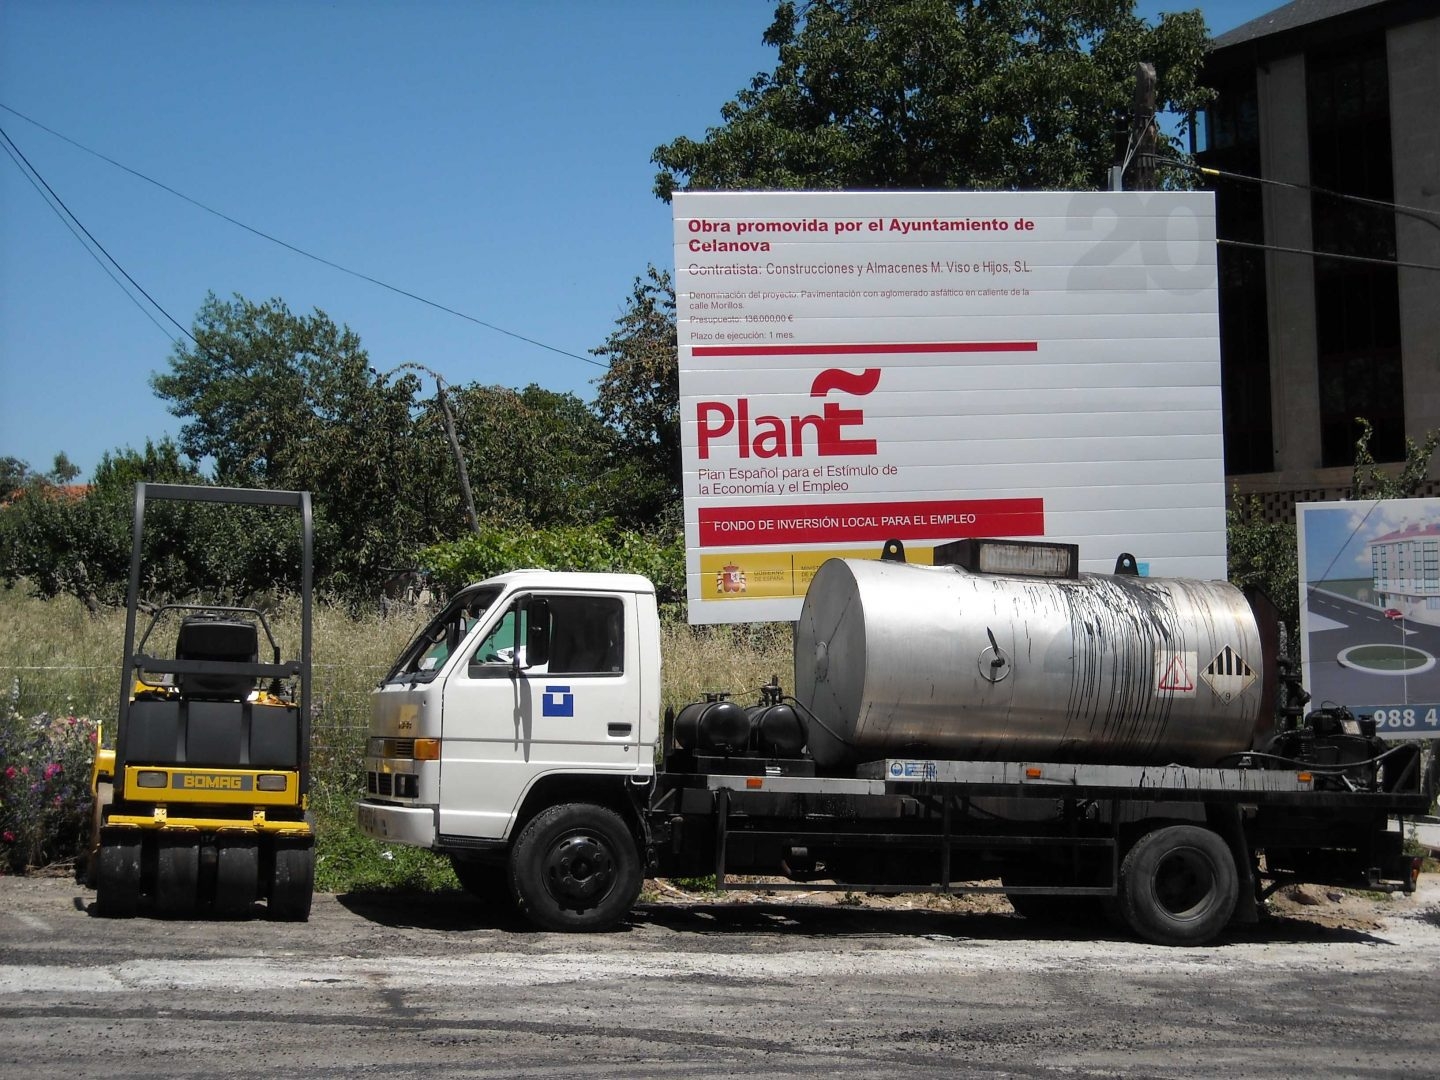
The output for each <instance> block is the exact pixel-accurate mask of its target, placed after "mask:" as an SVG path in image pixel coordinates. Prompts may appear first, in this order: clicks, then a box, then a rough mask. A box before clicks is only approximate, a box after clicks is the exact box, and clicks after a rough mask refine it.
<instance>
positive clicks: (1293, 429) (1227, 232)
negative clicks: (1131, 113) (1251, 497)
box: [1196, 0, 1440, 519]
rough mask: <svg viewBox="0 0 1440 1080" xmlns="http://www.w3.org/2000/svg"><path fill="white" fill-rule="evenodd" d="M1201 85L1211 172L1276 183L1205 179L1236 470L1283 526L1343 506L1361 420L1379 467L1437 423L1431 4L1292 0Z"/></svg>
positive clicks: (1439, 91)
mask: <svg viewBox="0 0 1440 1080" xmlns="http://www.w3.org/2000/svg"><path fill="white" fill-rule="evenodd" d="M1204 79H1205V82H1206V83H1207V84H1208V85H1210V86H1212V87H1214V88H1215V89H1216V90H1217V92H1218V96H1217V98H1216V100H1215V102H1214V104H1213V105H1212V107H1211V108H1209V109H1208V110H1207V111H1206V113H1205V114H1204V116H1202V117H1201V118H1199V122H1198V123H1197V125H1196V151H1197V157H1198V159H1199V161H1200V163H1201V164H1202V165H1205V166H1209V167H1212V168H1215V169H1221V170H1225V171H1227V172H1231V173H1237V174H1242V175H1244V176H1251V177H1262V178H1264V179H1265V180H1266V181H1278V182H1279V183H1273V184H1272V183H1264V184H1257V183H1254V182H1249V181H1242V180H1228V179H1219V180H1214V181H1211V182H1212V183H1213V186H1214V187H1215V190H1216V210H1217V217H1218V231H1219V237H1220V239H1221V247H1220V253H1219V258H1220V341H1221V364H1222V382H1223V391H1224V417H1225V470H1226V473H1227V476H1228V480H1229V485H1230V486H1231V487H1234V488H1238V489H1239V490H1240V492H1241V493H1247V494H1248V493H1252V492H1253V493H1256V494H1259V495H1260V496H1261V497H1262V499H1263V502H1264V505H1265V508H1266V511H1267V516H1273V517H1275V518H1277V519H1278V518H1288V517H1291V516H1292V515H1293V507H1294V504H1295V502H1296V501H1297V500H1306V501H1315V500H1326V499H1339V498H1346V497H1349V495H1350V490H1349V489H1350V482H1351V473H1352V466H1353V464H1354V448H1355V440H1356V437H1357V435H1358V433H1359V430H1360V429H1359V427H1358V425H1357V424H1356V423H1355V418H1356V417H1364V418H1366V419H1367V420H1369V421H1370V423H1371V424H1372V425H1373V426H1374V432H1375V433H1374V437H1373V439H1372V441H1371V451H1372V454H1373V455H1374V457H1375V458H1376V460H1377V461H1381V462H1385V461H1399V460H1401V459H1402V458H1403V457H1404V452H1405V438H1406V436H1409V437H1410V438H1413V439H1415V440H1416V441H1420V440H1421V439H1423V438H1424V436H1425V434H1426V432H1428V431H1430V430H1432V429H1437V428H1440V270H1437V269H1436V268H1437V267H1440V0H1295V2H1293V3H1290V4H1286V5H1284V6H1283V7H1279V8H1277V9H1276V10H1274V11H1272V12H1270V13H1269V14H1268V15H1264V16H1261V17H1260V18H1258V19H1256V20H1254V21H1252V22H1249V23H1246V24H1245V25H1243V26H1240V27H1237V28H1236V29H1234V30H1231V31H1230V32H1229V33H1226V34H1222V35H1221V36H1220V37H1218V38H1216V39H1215V42H1214V46H1213V49H1212V51H1211V53H1210V55H1209V57H1208V59H1207V61H1206V67H1205V76H1204ZM1288 185H1302V186H1299V187H1296V186H1288ZM1336 192H1338V193H1344V194H1347V195H1355V196H1360V197H1362V198H1364V199H1368V200H1373V201H1372V202H1357V201H1354V200H1350V199H1342V198H1338V197H1336V195H1334V194H1331V193H1336ZM1389 204H1397V207H1398V208H1392V207H1391V206H1390V205H1389ZM1227 241H1228V243H1227ZM1245 245H1253V246H1245ZM1312 253H1324V254H1312ZM1427 268H1428V269H1427ZM1421 494H1422V495H1440V468H1437V467H1434V466H1432V471H1431V479H1430V482H1429V484H1428V485H1427V487H1426V488H1425V489H1424V490H1422V492H1421Z"/></svg>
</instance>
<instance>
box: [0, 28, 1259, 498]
mask: <svg viewBox="0 0 1440 1080" xmlns="http://www.w3.org/2000/svg"><path fill="white" fill-rule="evenodd" d="M1191 6H1195V5H1194V4H1185V3H1183V2H1177V3H1157V2H1153V0H1144V2H1142V3H1140V4H1139V10H1140V12H1141V13H1142V14H1144V15H1146V16H1148V17H1152V18H1153V17H1154V15H1155V14H1156V13H1157V12H1159V11H1161V10H1180V9H1184V8H1187V7H1191ZM1199 6H1200V7H1201V8H1202V9H1203V10H1204V11H1205V13H1206V18H1207V21H1208V23H1209V25H1210V28H1211V31H1212V32H1214V33H1219V32H1223V31H1224V30H1227V29H1230V28H1231V27H1234V26H1236V25H1239V24H1240V23H1242V22H1246V21H1248V20H1249V19H1251V18H1254V17H1256V16H1257V15H1260V14H1263V13H1265V12H1266V11H1269V10H1272V9H1273V8H1275V7H1277V6H1279V5H1278V4H1277V3H1274V2H1273V0H1211V2H1209V3H1203V2H1202V3H1200V4H1199ZM773 9H774V3H773V0H723V2H721V0H715V2H710V3H702V2H699V0H670V2H664V0H612V2H597V3H581V2H579V0H551V2H535V3H520V2H518V0H516V2H499V0H496V2H490V3H479V2H475V3H460V2H427V0H418V2H413V3H404V4H401V3H375V2H364V0H361V2H356V3H344V4H339V3H319V2H314V0H298V2H293V3H286V2H280V0H252V2H246V3H240V2H238V0H216V2H213V3H204V4H193V3H188V2H158V0H157V2H147V3H126V2H115V3H110V2H100V0H87V2H67V0H53V2H49V0H4V2H3V3H0V105H4V106H7V107H9V108H10V109H13V110H17V111H18V112H20V113H23V114H25V115H26V116H28V117H30V118H32V119H33V120H35V121H39V122H40V123H41V124H44V125H46V126H47V127H50V128H52V129H54V130H55V131H57V132H60V133H61V134H63V135H65V136H67V137H69V138H70V139H73V140H75V141H76V142H79V143H82V144H84V145H85V146H87V147H89V148H90V149H92V150H95V151H98V152H99V153H101V154H104V155H106V156H108V157H111V158H114V159H115V160H116V161H119V162H121V163H122V164H124V165H126V166H129V167H130V168H132V169H134V170H136V171H138V172H141V173H144V174H146V175H147V176H150V177H152V178H154V179H156V180H159V181H161V182H163V183H164V184H166V185H168V186H170V187H172V188H175V189H177V190H178V191H181V192H183V193H185V194H186V195H189V196H191V197H192V198H194V199H197V200H199V201H200V202H203V203H205V204H206V205H208V206H211V207H214V208H215V209H218V210H221V211H223V212H224V213H226V214H227V215H229V216H231V217H233V218H236V219H238V220H240V221H243V222H245V223H247V224H250V225H252V226H254V227H256V228H258V229H261V230H263V231H265V232H267V233H269V234H270V235H272V236H276V237H279V238H281V239H283V240H285V241H287V242H288V243H290V244H293V245H295V246H297V247H301V248H304V249H305V250H307V251H310V252H313V253H315V254H317V255H320V256H322V257H324V258H326V259H328V260H331V261H333V262H336V263H339V264H342V265H344V266H347V267H350V268H352V269H354V270H357V271H360V272H362V273H364V274H367V275H370V276H372V277H375V278H379V279H382V280H384V281H387V282H389V283H391V284H393V285H396V286H399V287H401V288H403V289H405V290H407V291H409V292H412V293H416V294H419V295H421V296H424V297H426V298H428V299H431V300H434V301H436V302H437V303H440V304H444V305H446V306H448V307H451V308H455V309H457V310H459V311H462V312H465V313H466V314H468V315H471V316H473V317H475V318H477V319H480V320H483V321H485V322H489V323H492V324H494V325H496V326H500V327H503V328H505V329H506V330H509V331H512V332H513V333H515V334H519V335H522V336H524V337H527V338H531V339H534V340H536V341H539V342H543V343H545V344H546V345H548V346H551V347H552V348H551V349H545V348H540V347H537V346H535V345H532V344H527V343H525V342H523V341H519V340H517V339H515V338H513V337H509V336H506V335H505V334H501V333H497V332H495V331H493V330H489V329H486V328H484V327H481V326H477V325H474V324H473V323H470V322H467V321H464V320H462V319H459V318H456V317H455V316H453V315H449V314H445V313H443V312H440V311H436V310H434V309H433V308H429V307H426V306H423V305H421V304H418V303H416V302H415V301H413V300H409V299H406V298H403V297H400V296H397V295H395V294H393V293H390V292H386V291H385V290H383V289H380V288H377V287H376V286H374V285H371V284H368V283H365V282H363V281H360V280H358V279H356V278H354V277H350V276H347V275H345V274H342V273H340V272H338V271H335V270H333V269H330V268H328V267H325V266H322V265H320V264H318V263H316V262H313V261H310V260H308V259H305V258H303V257H302V256H299V255H296V254H294V253H292V252H288V251H286V250H284V249H283V248H280V247H277V246H275V245H273V244H271V243H269V242H267V241H265V240H262V239H260V238H258V237H256V236H253V235H251V234H249V233H246V232H244V231H242V230H240V229H237V228H236V227H235V226H233V225H230V224H227V223H226V222H224V221H222V220H220V219H218V218H216V217H213V216H211V215H209V214H206V213H205V212H204V211H202V210H199V209H197V208H196V207H194V206H191V205H189V204H187V203H185V202H183V201H181V200H179V199H177V198H175V197H174V196H173V195H170V194H167V193H165V192H163V191H161V190H159V189H158V188H156V187H154V186H152V185H150V184H148V183H146V182H145V181H143V180H140V179H138V178H136V177H134V176H131V175H129V174H127V173H125V172H122V171H120V170H118V169H116V168H114V167H113V166H112V165H109V164H107V163H105V162H104V161H101V160H100V159H98V158H96V157H94V156H91V155H90V154H87V153H85V152H84V151H82V150H80V149H77V148H76V147H74V146H72V145H69V144H67V143H65V142H64V141H62V140H61V139H59V138H56V137H55V136H53V135H51V134H48V133H47V132H45V131H43V130H41V129H40V128H38V127H36V126H34V125H32V124H31V123H29V122H27V121H25V120H22V119H21V118H19V117H18V116H16V115H15V114H14V113H12V112H6V111H4V110H0V128H3V129H4V130H5V132H6V133H7V134H9V136H10V137H11V139H13V140H14V142H15V144H16V145H17V146H18V147H19V149H20V151H21V152H22V153H23V154H24V155H25V156H26V158H28V159H29V161H30V162H31V164H33V165H34V167H35V168H36V169H37V170H38V171H39V173H40V174H41V175H42V176H43V177H44V178H45V180H46V182H48V183H49V185H50V186H51V187H52V188H53V189H54V190H55V192H56V193H57V194H58V195H59V197H60V198H61V199H63V200H64V201H65V203H66V204H67V205H68V206H69V207H70V209H71V210H72V211H73V212H74V213H75V215H76V216H77V217H78V218H79V219H80V221H81V222H82V223H83V224H84V225H85V227H86V228H87V229H88V230H89V231H90V232H91V233H92V234H93V235H94V236H95V237H96V239H98V240H99V242H100V243H101V244H103V245H104V246H105V248H106V249H107V250H108V251H109V252H110V253H111V254H112V255H113V256H114V257H115V258H116V260H117V261H118V262H119V263H120V265H121V266H123V267H124V269H125V271H126V272H127V273H128V274H129V275H130V276H131V277H133V278H134V279H135V281H137V282H138V283H139V284H140V285H141V286H142V287H143V288H144V289H145V291H146V292H148V293H149V294H150V295H151V296H153V297H154V298H155V300H156V301H158V302H159V304H160V305H161V306H162V307H163V308H164V309H165V310H166V311H167V312H168V313H169V314H170V315H171V316H173V317H174V319H175V320H176V321H178V322H179V323H180V324H182V325H183V326H186V327H189V326H190V324H191V320H192V319H193V317H194V315H195V312H196V311H197V310H198V308H199V306H200V304H201V302H202V301H203V300H204V298H205V295H206V294H207V293H208V292H214V293H216V294H217V295H219V296H221V297H227V298H228V297H229V296H230V295H231V294H234V293H239V294H241V295H243V296H245V297H247V298H249V299H252V300H264V299H267V298H270V297H280V298H282V299H284V300H285V301H286V302H287V303H288V304H289V306H290V308H291V309H292V310H293V311H296V312H301V313H304V312H309V311H310V310H311V309H313V308H320V309H322V310H324V311H325V312H326V313H327V314H329V315H330V316H331V317H332V318H334V319H335V320H336V321H337V322H342V323H346V324H348V325H349V326H350V327H352V328H353V329H354V330H355V331H356V332H358V333H359V334H360V337H361V340H362V341H363V343H364V344H365V347H366V348H367V350H368V351H369V353H370V359H371V363H372V365H373V366H375V367H376V368H377V369H380V370H382V371H383V370H387V369H389V368H392V367H394V366H396V365H398V364H400V363H403V362H406V361H415V362H419V363H422V364H425V365H428V366H429V367H431V368H434V369H435V370H437V371H439V372H441V373H442V374H443V375H444V376H445V377H446V378H447V379H448V380H449V381H451V382H455V383H465V382H470V381H481V382H486V383H500V384H503V385H508V386H525V385H527V384H529V383H532V382H535V383H539V384H540V385H542V386H545V387H548V388H550V389H554V390H562V391H566V390H568V391H573V392H575V393H577V394H580V395H581V396H582V397H585V398H587V399H588V398H590V397H592V396H593V392H594V388H593V380H594V379H595V378H596V377H597V376H598V375H599V374H600V372H601V369H600V368H599V367H597V366H594V365H593V364H592V363H586V362H585V361H584V360H583V359H577V358H575V357H573V356H566V355H562V353H572V354H576V355H578V356H579V357H588V355H589V350H590V349H592V348H594V347H595V346H597V345H599V344H600V343H601V342H602V341H603V340H604V339H605V336H606V335H607V334H608V333H609V332H610V330H611V329H612V328H613V326H614V322H615V319H616V317H617V316H618V315H619V314H620V312H621V310H622V308H623V305H624V300H625V297H626V296H627V294H628V293H629V290H630V285H631V282H632V281H633V279H634V278H635V277H636V275H638V274H641V273H643V272H644V270H645V267H646V265H647V264H648V263H652V262H653V263H655V264H656V265H657V266H661V267H664V266H668V264H669V261H670V257H671V256H670V220H669V207H668V206H666V205H665V204H663V203H661V202H660V201H659V200H657V199H655V198H654V196H653V195H652V194H651V183H652V181H653V177H654V173H655V168H654V166H653V165H651V164H650V160H649V159H650V154H651V151H652V150H653V149H654V148H655V147H656V146H658V145H660V144H661V143H664V142H668V141H670V140H671V139H673V138H675V137H676V136H678V135H690V136H692V137H695V138H699V137H702V136H703V135H704V132H705V129H706V128H707V127H709V126H712V125H714V124H715V123H717V122H718V120H719V109H720V106H721V105H722V104H723V103H724V102H725V101H727V100H729V99H730V98H732V97H733V96H734V94H735V92H736V91H737V90H739V89H740V88H741V87H743V86H744V85H746V84H747V83H748V82H749V80H750V78H751V77H752V76H753V75H754V74H755V73H756V72H757V71H761V70H769V69H770V68H772V67H773V66H774V59H775V57H774V53H773V51H772V50H770V49H767V48H765V47H764V46H763V45H762V43H761V40H760V38H761V35H762V34H763V32H764V30H765V28H766V27H767V26H768V25H769V21H770V15H771V13H772V12H773ZM160 321H161V322H162V323H163V322H164V319H163V318H161V319H160ZM166 329H167V330H168V331H169V334H170V337H175V336H178V331H176V330H175V328H174V327H173V326H167V327H166ZM170 349H171V344H170V340H169V339H168V338H167V336H166V334H165V333H162V331H161V330H160V329H158V328H157V327H156V325H155V324H154V323H153V322H152V321H151V320H150V319H149V318H148V317H147V316H146V315H145V314H142V312H141V311H140V310H139V309H138V308H137V307H136V306H135V305H134V304H133V303H132V302H131V301H130V300H129V299H127V297H126V295H125V293H123V292H122V291H121V289H120V288H119V287H118V286H117V285H116V284H115V283H114V282H112V281H111V280H110V278H109V277H107V276H106V274H105V273H104V271H102V270H101V268H100V267H99V266H98V265H97V264H96V262H95V261H94V260H93V259H92V258H91V257H90V255H88V254H87V253H86V252H85V250H84V249H83V248H82V247H81V246H80V244H79V243H78V242H77V241H76V240H75V239H74V238H73V237H72V236H71V235H70V233H69V232H67V231H66V228H65V226H64V225H63V224H62V223H61V221H60V220H59V219H58V218H57V217H56V216H55V215H54V213H52V211H51V210H50V209H49V208H48V207H47V206H46V205H45V203H44V202H43V201H42V200H41V198H40V196H39V195H38V194H37V193H36V191H35V190H34V189H33V188H32V187H31V185H30V184H29V183H28V182H27V181H26V180H25V179H24V177H23V176H22V175H21V173H20V171H19V169H18V168H16V166H15V165H14V164H13V163H12V162H11V161H10V160H9V159H8V157H6V158H0V456H9V455H13V456H15V457H20V458H23V459H25V460H27V461H28V462H29V463H30V464H31V465H32V466H33V467H35V468H38V469H46V468H48V467H49V465H50V463H51V460H52V458H53V457H54V455H55V454H56V453H57V452H58V451H62V450H63V451H64V452H66V453H67V454H68V455H69V457H70V459H71V460H72V461H73V462H74V463H75V464H76V465H78V466H80V468H81V469H82V471H83V473H84V474H85V475H88V474H89V473H90V471H91V470H92V469H93V468H94V466H95V465H96V463H97V462H98V461H99V459H100V456H101V454H102V453H103V452H104V451H106V450H111V449H114V448H116V447H121V446H126V445H129V446H135V447H139V446H143V444H144V441H145V439H146V438H147V437H158V436H161V435H164V434H167V433H169V434H175V433H177V432H178V431H179V428H180V425H181V421H180V420H179V419H177V418H175V417H173V416H171V415H170V414H169V413H168V412H167V411H166V409H165V406H164V403H163V402H161V401H160V400H159V399H158V398H156V397H155V396H154V394H153V393H152V392H151V390H150V388H149V377H150V375H151V374H152V373H153V372H156V371H161V370H164V369H165V368H166V362H167V357H168V356H169V353H170ZM553 350H560V351H559V352H556V351H553ZM592 359H593V358H592Z"/></svg>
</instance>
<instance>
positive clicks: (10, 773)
mask: <svg viewBox="0 0 1440 1080" xmlns="http://www.w3.org/2000/svg"><path fill="white" fill-rule="evenodd" d="M17 775H18V774H17V773H16V771H15V766H14V765H6V766H5V779H6V780H14V779H15V777H16V776H17Z"/></svg>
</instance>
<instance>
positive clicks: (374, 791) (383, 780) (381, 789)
mask: <svg viewBox="0 0 1440 1080" xmlns="http://www.w3.org/2000/svg"><path fill="white" fill-rule="evenodd" d="M365 790H366V791H368V792H369V793H370V794H371V795H394V794H395V777H394V776H393V775H392V774H391V773H383V772H382V773H374V772H372V773H367V774H366V782H365Z"/></svg>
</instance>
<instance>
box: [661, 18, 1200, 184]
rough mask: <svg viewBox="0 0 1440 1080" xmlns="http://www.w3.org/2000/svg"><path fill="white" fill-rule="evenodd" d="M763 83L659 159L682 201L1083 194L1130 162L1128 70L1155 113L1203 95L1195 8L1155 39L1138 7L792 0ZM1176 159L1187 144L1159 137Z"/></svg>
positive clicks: (1163, 22) (1166, 23) (1182, 108)
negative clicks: (775, 193)
mask: <svg viewBox="0 0 1440 1080" xmlns="http://www.w3.org/2000/svg"><path fill="white" fill-rule="evenodd" d="M764 40H765V43H766V44H767V45H772V46H774V47H775V48H776V49H778V50H779V62H778V63H777V64H776V67H775V69H774V71H772V72H769V73H763V72H762V73H760V74H758V75H756V76H755V78H754V80H753V81H752V82H751V84H750V86H749V87H748V88H746V89H743V90H741V91H740V92H739V93H738V94H737V95H736V96H735V99H734V100H733V101H730V102H727V103H726V104H725V105H724V106H723V107H722V108H721V111H720V116H721V120H722V123H721V124H720V125H719V126H717V127H713V128H711V129H710V130H709V131H707V132H706V134H705V137H704V139H702V140H699V141H696V140H694V139H690V138H687V137H684V136H682V137H680V138H677V139H675V140H674V141H672V142H669V143H666V144H665V145H663V146H660V147H658V148H657V149H656V150H655V152H654V155H653V158H652V160H653V162H654V163H655V164H656V165H658V166H660V169H661V171H660V173H659V174H658V175H657V176H656V179H655V193H656V194H657V195H658V196H659V197H660V198H661V199H664V200H666V201H668V200H669V198H670V194H671V192H672V191H674V190H677V189H683V188H691V189H699V190H725V189H751V188H759V189H790V188H806V189H838V188H881V189H886V188H961V189H967V188H976V189H1046V188H1048V189H1072V190H1073V189H1087V188H1094V187H1096V186H1098V185H1099V184H1100V183H1101V181H1102V180H1103V178H1104V176H1105V175H1106V171H1107V170H1108V169H1109V167H1110V166H1111V165H1113V164H1115V163H1116V162H1117V161H1118V160H1120V157H1121V155H1122V154H1123V152H1124V150H1125V138H1126V136H1125V133H1126V131H1127V130H1128V129H1129V127H1130V116H1129V114H1130V109H1131V102H1132V97H1133V92H1134V72H1135V64H1136V62H1137V61H1140V60H1148V61H1150V62H1152V63H1154V64H1155V67H1156V72H1157V77H1158V82H1157V103H1158V105H1159V107H1160V109H1161V111H1170V112H1174V113H1177V114H1179V115H1181V116H1185V115H1188V114H1189V112H1190V111H1191V110H1192V109H1194V108H1196V107H1198V106H1199V105H1201V104H1203V103H1204V102H1205V101H1206V100H1208V96H1209V95H1208V92H1207V91H1206V90H1204V89H1203V88H1202V87H1201V86H1200V85H1199V83H1198V77H1199V71H1200V65H1201V61H1202V60H1203V58H1204V54H1205V50H1206V48H1207V47H1208V44H1209V36H1208V34H1207V32H1206V29H1205V20H1204V17H1203V16H1202V15H1201V14H1200V12H1199V11H1188V12H1182V13H1179V14H1171V15H1163V16H1161V18H1160V21H1159V23H1158V24H1156V25H1154V26H1151V25H1150V24H1149V23H1147V22H1146V21H1145V20H1143V19H1141V18H1138V17H1137V16H1136V15H1135V14H1134V0H983V2H977V0H811V2H809V3H807V4H805V5H804V6H803V16H802V14H801V11H800V9H798V8H797V5H796V4H795V3H794V2H793V0H785V2H782V3H780V4H778V5H777V6H776V9H775V18H774V21H773V23H772V24H771V26H770V28H769V29H768V30H767V31H766V32H765V36H764ZM1162 138H1164V139H1165V140H1167V141H1168V142H1169V143H1170V150H1171V151H1172V152H1174V153H1177V154H1178V153H1179V152H1180V149H1181V148H1180V145H1179V141H1178V139H1177V138H1173V137H1170V136H1162Z"/></svg>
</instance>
